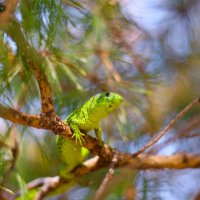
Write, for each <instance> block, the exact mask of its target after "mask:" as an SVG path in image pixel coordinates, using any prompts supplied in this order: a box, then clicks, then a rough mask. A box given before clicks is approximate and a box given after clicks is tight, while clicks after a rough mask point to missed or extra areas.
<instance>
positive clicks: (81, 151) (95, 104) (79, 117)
mask: <svg viewBox="0 0 200 200" xmlns="http://www.w3.org/2000/svg"><path fill="white" fill-rule="evenodd" d="M122 101H123V97H122V96H120V95H119V94H116V93H111V92H103V93H99V94H97V95H95V96H93V97H91V98H90V99H89V100H88V101H87V102H86V103H85V104H83V105H82V106H81V107H80V108H79V109H77V110H75V111H74V112H72V113H71V114H70V115H69V116H68V117H67V118H66V120H65V121H66V122H67V123H68V124H69V126H70V127H71V129H72V131H73V136H72V137H75V139H76V141H79V142H80V144H82V142H84V139H83V137H84V134H86V133H87V132H89V131H90V130H93V129H94V131H95V135H96V137H97V139H98V140H99V141H101V128H100V124H99V123H100V121H101V120H102V119H103V118H104V117H106V116H108V115H109V113H110V112H112V111H113V110H114V109H116V108H117V107H118V106H119V105H120V103H121V102H122ZM57 147H58V152H59V155H60V157H61V159H62V160H63V162H64V163H65V164H66V165H67V168H66V169H65V170H66V171H65V173H67V172H69V171H71V170H72V169H73V168H74V167H75V166H76V165H78V164H79V163H81V162H82V161H83V160H84V159H85V158H86V156H87V155H88V150H87V149H85V148H84V147H82V146H81V145H78V144H75V143H74V142H73V141H70V140H67V139H65V138H63V137H62V136H59V137H58V140H57Z"/></svg>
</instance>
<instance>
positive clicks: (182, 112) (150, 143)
mask: <svg viewBox="0 0 200 200" xmlns="http://www.w3.org/2000/svg"><path fill="white" fill-rule="evenodd" d="M199 103H200V98H198V99H195V100H194V101H192V102H191V103H190V104H189V105H187V106H186V107H185V108H184V109H183V110H182V111H181V112H179V113H178V114H177V115H176V116H175V117H174V118H173V119H172V120H171V121H170V122H169V123H168V125H167V126H166V127H165V128H164V129H163V130H162V131H161V132H160V134H159V135H158V136H157V137H156V138H154V139H153V140H151V141H150V142H149V143H147V144H146V145H145V146H144V147H143V148H142V149H140V150H139V151H138V152H136V153H134V154H133V155H132V156H133V157H135V156H138V155H139V154H142V153H143V152H145V151H146V149H148V148H149V147H151V146H152V145H154V144H155V143H156V142H158V140H160V138H162V137H163V136H164V135H165V133H166V132H167V131H168V130H169V129H170V128H172V127H173V126H174V124H175V123H176V122H177V121H178V120H179V119H180V118H181V117H183V115H184V114H185V113H187V112H188V111H189V110H190V109H191V108H192V107H193V106H196V105H197V104H199Z"/></svg>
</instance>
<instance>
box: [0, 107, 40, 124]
mask: <svg viewBox="0 0 200 200" xmlns="http://www.w3.org/2000/svg"><path fill="white" fill-rule="evenodd" d="M0 117H1V118H4V119H7V120H10V121H11V122H13V123H18V124H22V125H25V126H32V127H35V128H41V126H40V116H38V115H31V114H26V113H23V112H20V111H17V110H15V109H13V108H8V107H5V106H4V105H2V104H1V103H0Z"/></svg>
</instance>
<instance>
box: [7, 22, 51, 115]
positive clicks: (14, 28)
mask: <svg viewBox="0 0 200 200" xmlns="http://www.w3.org/2000/svg"><path fill="white" fill-rule="evenodd" d="M5 31H6V33H7V34H8V35H9V36H10V37H11V38H12V39H13V40H14V41H15V42H16V44H17V47H18V48H19V50H20V51H21V52H22V54H23V56H24V57H25V58H26V61H27V63H28V65H29V67H30V68H31V69H32V70H33V72H34V75H35V78H36V80H37V82H38V85H39V89H40V95H41V104H42V105H41V107H42V108H41V110H42V113H47V112H53V111H54V105H53V98H52V92H51V87H50V85H49V82H48V80H47V77H46V75H45V72H44V68H45V65H46V64H47V63H45V61H44V59H43V58H42V56H41V55H40V54H39V53H38V52H37V51H36V50H35V49H34V48H33V47H32V46H30V45H29V43H28V42H27V40H26V39H25V36H24V34H23V32H22V30H21V27H20V24H19V23H18V22H17V21H14V20H13V21H12V24H10V25H9V26H8V27H7V28H6V29H5Z"/></svg>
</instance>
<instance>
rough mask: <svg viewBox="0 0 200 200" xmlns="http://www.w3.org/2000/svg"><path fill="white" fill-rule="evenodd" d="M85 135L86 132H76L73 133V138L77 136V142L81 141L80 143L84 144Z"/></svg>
mask: <svg viewBox="0 0 200 200" xmlns="http://www.w3.org/2000/svg"><path fill="white" fill-rule="evenodd" d="M84 136H85V134H84V133H81V132H79V133H74V134H73V135H72V138H74V137H75V140H76V144H77V143H78V142H79V143H80V144H81V145H82V144H83V143H85V140H84V138H83V137H84Z"/></svg>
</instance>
